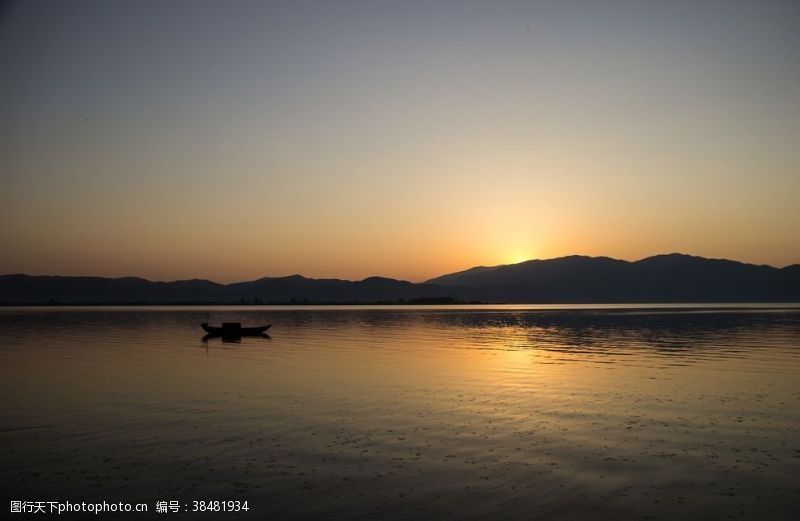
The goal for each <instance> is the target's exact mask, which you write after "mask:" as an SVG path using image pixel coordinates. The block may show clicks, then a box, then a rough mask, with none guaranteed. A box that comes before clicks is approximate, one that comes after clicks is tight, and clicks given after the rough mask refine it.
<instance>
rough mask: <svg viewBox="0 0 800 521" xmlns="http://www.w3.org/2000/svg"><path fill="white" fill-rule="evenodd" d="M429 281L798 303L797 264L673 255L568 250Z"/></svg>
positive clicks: (495, 296)
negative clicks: (624, 256) (620, 256)
mask: <svg viewBox="0 0 800 521" xmlns="http://www.w3.org/2000/svg"><path fill="white" fill-rule="evenodd" d="M426 283H427V284H437V285H443V286H451V287H458V288H459V289H460V290H461V291H466V292H467V293H470V292H472V291H471V290H474V292H475V293H476V294H480V295H481V297H482V298H484V299H487V300H503V301H509V302H547V303H557V302H562V303H563V302H768V301H778V302H787V301H790V302H797V301H800V266H799V265H797V264H795V265H792V266H788V267H786V268H783V269H779V268H774V267H772V266H763V265H761V266H759V265H754V264H745V263H741V262H736V261H731V260H725V259H706V258H703V257H694V256H691V255H684V254H679V253H672V254H668V255H656V256H654V257H648V258H646V259H642V260H639V261H636V262H628V261H623V260H617V259H611V258H608V257H585V256H580V255H573V256H569V257H560V258H556V259H548V260H530V261H526V262H521V263H519V264H509V265H504V266H494V267H481V268H472V269H469V270H466V271H461V272H458V273H451V274H449V275H443V276H441V277H437V278H434V279H431V280H429V281H427V282H426Z"/></svg>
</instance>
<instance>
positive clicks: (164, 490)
mask: <svg viewBox="0 0 800 521" xmlns="http://www.w3.org/2000/svg"><path fill="white" fill-rule="evenodd" d="M207 313H208V314H210V317H211V320H212V322H214V321H219V320H223V319H225V320H236V321H242V322H244V323H245V324H260V323H273V324H274V326H273V328H272V330H271V331H270V338H244V339H242V341H241V343H227V342H222V341H220V340H219V339H210V340H206V341H204V340H203V336H202V331H201V330H200V328H199V324H200V322H204V321H206V315H207ZM0 353H2V364H1V365H0V388H2V400H0V412H1V414H0V418H2V420H1V422H2V423H1V424H0V443H2V446H3V451H2V456H0V458H1V459H0V463H1V464H0V479H1V481H0V483H2V491H3V496H4V497H3V500H4V501H6V505H7V504H8V501H10V500H12V499H19V500H29V501H31V500H61V501H64V500H69V501H81V500H93V501H94V500H106V501H125V502H139V501H141V502H147V503H150V504H151V505H154V503H155V502H156V501H159V500H166V501H169V500H180V501H181V502H182V503H187V502H191V501H192V500H196V499H205V500H210V499H220V500H223V499H241V500H245V499H246V500H248V504H249V506H250V508H251V510H250V511H249V512H248V513H246V514H245V515H244V516H243V517H249V518H252V519H264V518H267V519H269V518H272V519H279V518H292V519H310V518H314V519H319V518H328V519H354V518H359V519H376V518H380V519H409V518H418V519H427V518H435V519H477V518H495V519H665V520H666V519H669V520H674V519H759V520H761V519H797V515H798V512H799V511H800V480H799V479H798V476H800V434H799V433H800V311H798V310H796V309H788V308H784V309H750V310H746V309H734V310H731V309H692V308H683V309H672V308H671V307H663V308H658V309H637V308H635V307H633V308H629V309H613V308H604V307H598V308H594V309H578V308H575V307H566V308H564V309H550V310H548V309H542V306H538V307H535V308H533V307H529V308H526V307H524V306H513V307H498V308H494V309H492V308H489V309H487V308H475V307H473V308H458V307H452V308H447V307H438V308H427V307H422V308H413V307H408V308H403V307H397V306H393V307H387V308H332V307H328V308H320V309H308V308H268V307H264V308H252V307H251V308H241V309H236V308H65V309H57V308H0ZM3 508H7V507H5V506H4V507H3ZM210 515H211V516H212V517H211V518H213V519H223V518H225V517H234V514H210ZM187 516H188V515H184V517H187ZM100 517H105V518H108V517H114V516H112V515H108V514H106V515H103V516H97V518H98V519H99V518H100ZM120 517H123V518H124V517H128V518H129V517H137V516H136V514H126V515H122V516H120ZM172 517H173V518H174V517H180V515H176V514H172Z"/></svg>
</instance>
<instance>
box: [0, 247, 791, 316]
mask: <svg viewBox="0 0 800 521" xmlns="http://www.w3.org/2000/svg"><path fill="white" fill-rule="evenodd" d="M467 301H481V302H513V303H615V302H616V303H622V302H627V303H636V302H640V303H645V302H800V264H793V265H791V266H787V267H785V268H775V267H772V266H766V265H754V264H746V263H742V262H736V261H731V260H725V259H706V258H703V257H695V256H691V255H684V254H678V253H673V254H667V255H656V256H653V257H647V258H645V259H642V260H638V261H635V262H630V261H624V260H617V259H611V258H608V257H586V256H580V255H572V256H568V257H559V258H555V259H547V260H530V261H525V262H521V263H518V264H508V265H501V266H492V267H486V266H481V267H475V268H471V269H468V270H465V271H460V272H457V273H450V274H447V275H442V276H440V277H436V278H433V279H430V280H428V281H425V282H422V283H412V282H408V281H403V280H395V279H390V278H384V277H369V278H366V279H364V280H360V281H349V280H340V279H310V278H306V277H303V276H300V275H292V276H288V277H265V278H261V279H258V280H253V281H249V282H238V283H234V284H219V283H216V282H212V281H209V280H199V279H193V280H179V281H174V282H154V281H150V280H146V279H142V278H137V277H123V278H105V277H63V276H31V275H22V274H14V275H0V304H5V305H10V304H47V303H56V304H92V303H98V304H99V303H103V304H123V303H129V304H131V303H148V304H158V303H162V304H163V303H257V304H270V303H357V302H361V303H396V302H406V303H439V302H467Z"/></svg>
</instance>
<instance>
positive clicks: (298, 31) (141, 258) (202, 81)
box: [0, 0, 800, 282]
mask: <svg viewBox="0 0 800 521" xmlns="http://www.w3.org/2000/svg"><path fill="white" fill-rule="evenodd" d="M798 26H800V3H798V2H792V1H784V2H775V1H752V2H739V1H735V0H728V1H702V0H701V1H681V0H676V1H669V2H667V1H665V2H640V1H630V2H623V1H599V0H596V1H586V2H578V1H570V0H562V1H552V2H504V1H493V2H469V1H453V2H441V1H435V0H433V1H431V0H429V1H425V2H415V1H402V2H399V1H395V2H386V1H364V2H353V1H343V0H341V1H331V2H319V1H311V2H305V1H285V2H266V1H262V2H247V1H219V2H207V1H183V2H181V1H170V2H155V1H143V0H137V1H126V2H123V1H113V0H112V1H92V2H89V1H81V0H78V1H71V2H61V1H38V0H29V1H25V2H18V3H10V4H9V3H4V4H3V7H2V8H1V9H0V71H2V72H0V244H2V245H3V246H2V250H1V251H2V253H0V273H29V274H60V275H102V276H129V275H133V276H141V277H145V278H149V279H153V280H175V279H187V278H207V279H212V280H216V281H220V282H231V281H241V280H250V279H254V278H259V277H263V276H282V275H289V274H294V273H300V274H303V275H305V276H309V277H315V278H328V277H335V278H346V279H361V278H364V277H368V276H371V275H382V276H388V277H394V278H401V279H406V280H412V281H418V280H425V279H428V278H431V277H435V276H438V275H441V274H444V273H448V272H453V271H458V270H462V269H466V268H469V267H472V266H476V265H496V264H507V263H513V262H519V261H522V260H526V259H532V258H551V257H558V256H562V255H571V254H583V255H603V256H610V257H615V258H621V259H628V260H636V259H639V258H643V257H647V256H650V255H654V254H659V253H670V252H683V253H689V254H694V255H701V256H706V257H723V258H731V259H736V260H741V261H745V262H752V263H757V264H771V265H774V266H784V265H788V264H793V263H798V262H800V233H799V232H798V230H800V226H798V225H800V204H798V201H800V31H798V30H797V27H798Z"/></svg>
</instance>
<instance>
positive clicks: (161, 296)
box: [0, 275, 461, 304]
mask: <svg viewBox="0 0 800 521" xmlns="http://www.w3.org/2000/svg"><path fill="white" fill-rule="evenodd" d="M460 293H461V292H460V291H458V290H453V288H447V287H444V286H438V285H434V284H413V283H411V282H407V281H402V280H394V279H387V278H381V277H370V278H367V279H364V280H361V281H355V282H354V281H348V280H339V279H309V278H305V277H302V276H300V275H292V276H289V277H275V278H270V277H266V278H263V279H258V280H254V281H250V282H238V283H235V284H227V285H225V284H217V283H216V282H211V281H208V280H182V281H175V282H153V281H149V280H146V279H140V278H134V277H125V278H105V277H58V276H29V275H0V304H44V303H58V304H92V303H103V304H113V303H128V304H134V303H147V304H158V303H262V304H269V303H292V302H316V303H334V302H338V303H351V302H365V303H370V302H396V301H398V300H406V301H409V300H421V299H443V298H447V297H450V298H452V297H453V296H454V295H460Z"/></svg>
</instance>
